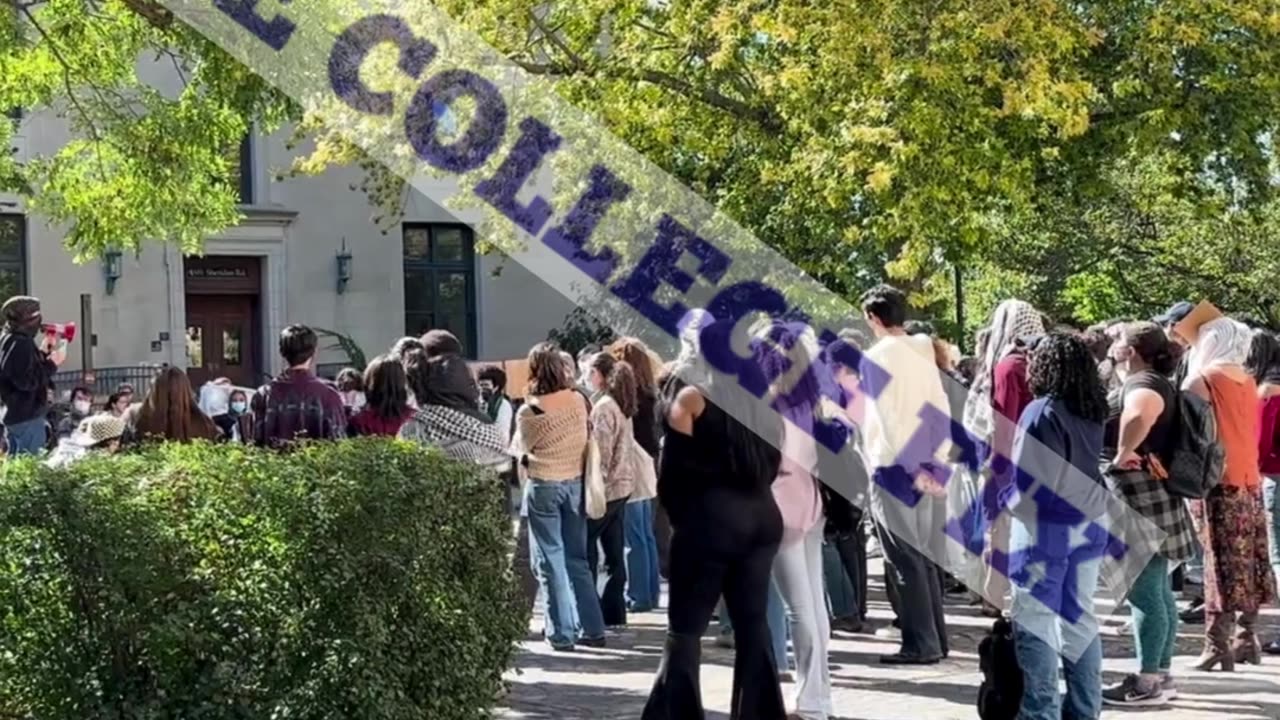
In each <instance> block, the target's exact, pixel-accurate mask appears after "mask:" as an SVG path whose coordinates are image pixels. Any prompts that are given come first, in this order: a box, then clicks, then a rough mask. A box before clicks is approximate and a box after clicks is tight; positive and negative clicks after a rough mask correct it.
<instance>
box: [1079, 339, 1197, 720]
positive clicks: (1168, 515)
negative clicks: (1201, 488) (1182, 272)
mask: <svg viewBox="0 0 1280 720" xmlns="http://www.w3.org/2000/svg"><path fill="white" fill-rule="evenodd" d="M1171 345H1172V343H1170V342H1169V339H1168V337H1167V336H1166V335H1165V333H1164V330H1163V329H1161V328H1160V326H1158V325H1156V324H1154V323H1149V322H1136V323H1126V324H1124V325H1122V326H1121V327H1120V329H1119V330H1118V332H1117V334H1116V335H1115V340H1114V342H1113V343H1112V346H1111V348H1110V349H1109V350H1108V358H1109V360H1110V367H1111V368H1112V369H1113V371H1114V373H1115V376H1116V380H1117V381H1119V382H1120V383H1121V384H1120V386H1119V389H1118V391H1117V392H1115V393H1112V394H1111V396H1110V402H1109V412H1108V417H1107V426H1106V435H1105V441H1104V443H1103V448H1104V450H1103V454H1102V461H1103V462H1104V463H1106V464H1108V465H1109V467H1108V470H1107V474H1106V478H1107V484H1108V486H1109V488H1110V489H1111V491H1112V492H1113V493H1115V494H1116V495H1118V496H1120V497H1121V498H1123V499H1124V501H1125V502H1126V503H1127V504H1128V505H1129V507H1130V508H1132V509H1133V511H1134V512H1136V513H1137V514H1139V515H1141V516H1142V517H1144V518H1146V519H1147V520H1148V521H1150V522H1151V524H1153V525H1154V526H1156V527H1157V528H1159V529H1160V530H1161V531H1162V532H1163V533H1164V541H1163V542H1162V543H1161V545H1160V548H1159V549H1158V550H1157V552H1156V553H1155V554H1154V555H1153V556H1152V557H1151V559H1150V560H1149V561H1148V562H1147V566H1146V567H1145V568H1144V569H1143V570H1142V571H1141V572H1140V573H1139V575H1138V577H1137V578H1136V579H1135V580H1134V582H1133V585H1132V587H1131V588H1130V589H1129V595H1128V602H1129V607H1130V608H1131V609H1132V612H1133V628H1134V630H1133V637H1134V645H1135V650H1136V653H1137V656H1138V673H1136V674H1132V675H1129V676H1127V677H1125V678H1124V680H1122V681H1121V682H1120V684H1118V685H1116V686H1113V687H1110V688H1107V689H1106V690H1105V691H1103V694H1102V698H1103V702H1105V703H1106V704H1108V705H1115V706H1120V707H1144V706H1155V705H1162V704H1164V703H1165V702H1167V701H1168V700H1171V699H1173V697H1176V695H1177V686H1176V684H1175V683H1174V680H1173V676H1172V666H1173V651H1174V647H1175V645H1176V643H1177V639H1178V606H1177V599H1176V598H1175V597H1174V594H1173V583H1172V581H1171V578H1170V575H1169V573H1170V571H1171V570H1172V569H1173V567H1175V566H1177V565H1178V564H1179V563H1182V562H1185V561H1187V560H1188V559H1190V558H1191V556H1192V555H1193V554H1194V549H1195V535H1194V530H1193V528H1192V525H1191V516H1190V514H1189V513H1188V512H1187V506H1186V503H1185V502H1183V500H1182V499H1181V498H1178V497H1174V496H1172V495H1170V494H1169V491H1168V488H1167V486H1166V485H1165V482H1164V481H1165V478H1166V477H1167V473H1165V470H1164V468H1165V464H1166V462H1167V460H1168V458H1169V457H1170V452H1171V451H1172V449H1173V448H1172V447H1171V445H1172V440H1173V438H1174V429H1175V428H1176V424H1177V422H1178V403H1177V400H1178V394H1177V391H1176V389H1175V388H1174V386H1173V383H1172V381H1170V380H1169V376H1170V375H1171V374H1172V373H1173V371H1174V369H1175V367H1176V365H1177V361H1176V360H1175V359H1174V356H1173V351H1172V349H1171ZM1100 377H1101V376H1100Z"/></svg>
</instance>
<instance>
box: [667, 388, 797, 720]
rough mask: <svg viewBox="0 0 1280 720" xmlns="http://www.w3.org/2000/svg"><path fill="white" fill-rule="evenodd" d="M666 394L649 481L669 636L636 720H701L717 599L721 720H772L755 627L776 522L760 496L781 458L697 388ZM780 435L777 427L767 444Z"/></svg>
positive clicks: (771, 662)
mask: <svg viewBox="0 0 1280 720" xmlns="http://www.w3.org/2000/svg"><path fill="white" fill-rule="evenodd" d="M677 385H679V384H678V383H677ZM668 390H669V391H675V390H677V388H675V387H669V388H668ZM669 397H670V398H671V399H672V402H671V407H670V408H669V411H668V412H664V413H663V417H664V425H665V427H666V434H665V437H664V440H663V442H664V445H663V450H662V455H661V466H660V470H659V475H658V497H659V500H660V501H661V503H662V505H663V507H664V508H665V509H666V510H667V513H668V514H669V515H670V517H671V525H672V528H673V533H672V540H671V572H670V576H669V579H670V608H669V610H668V617H669V629H668V636H667V645H666V650H665V653H664V655H663V660H662V666H661V668H660V669H659V671H658V677H657V681H656V682H655V684H654V687H653V692H652V694H650V696H649V702H648V704H647V705H646V706H645V709H644V714H643V716H642V717H643V720H701V719H702V718H703V717H704V712H703V709H702V697H701V689H700V685H699V681H698V676H699V665H700V662H701V640H702V635H703V633H704V632H705V631H706V629H707V625H708V624H709V623H710V621H711V615H712V613H713V612H714V611H715V608H716V605H717V604H718V602H719V599H720V597H721V595H723V596H724V600H725V604H726V606H727V607H728V610H729V616H730V618H731V619H732V621H733V629H734V634H735V643H736V644H735V646H736V648H737V652H736V657H735V660H734V676H733V702H732V711H731V716H730V717H731V718H733V719H734V720H751V719H756V718H759V719H760V720H782V718H784V717H785V715H786V710H785V705H784V704H783V700H782V691H781V689H780V687H779V685H778V670H777V662H776V660H775V658H774V656H773V651H772V645H771V643H770V641H769V628H768V624H767V622H766V620H765V610H766V604H767V599H768V591H769V578H770V572H771V570H772V567H773V558H774V555H776V554H777V552H778V544H779V543H780V542H781V540H782V516H781V515H780V514H779V512H778V507H777V505H776V504H775V503H774V500H773V495H772V493H771V492H770V485H771V484H772V482H773V479H774V477H775V476H776V475H777V471H778V465H779V463H780V460H781V454H780V453H779V451H778V450H777V449H776V447H774V445H771V444H769V443H768V442H766V441H765V440H763V439H761V438H760V437H759V436H757V435H756V434H755V433H753V432H752V431H751V430H749V429H747V428H746V427H745V426H744V425H743V424H742V423H740V422H738V421H737V420H736V419H734V418H732V417H730V416H729V415H728V414H727V413H725V412H724V411H722V410H721V409H720V408H719V407H717V406H716V405H714V404H713V403H711V402H710V401H709V400H708V399H707V398H706V396H705V395H703V394H702V392H701V391H700V390H698V389H696V388H693V387H689V388H684V389H683V390H680V391H679V393H678V394H675V395H670V396H669ZM690 416H692V418H691V424H689V423H690ZM773 418H774V419H775V420H776V419H777V418H776V416H773ZM682 426H683V427H682ZM690 430H691V431H692V432H691V433H690ZM780 438H781V425H780V421H779V424H778V426H777V437H776V438H775V443H776V442H780Z"/></svg>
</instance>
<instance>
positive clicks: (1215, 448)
mask: <svg viewBox="0 0 1280 720" xmlns="http://www.w3.org/2000/svg"><path fill="white" fill-rule="evenodd" d="M1167 455H1168V457H1167V458H1165V470H1166V471H1168V473H1169V478H1168V480H1166V482H1165V487H1166V488H1167V489H1168V491H1169V494H1170V495H1173V496H1174V497H1181V498H1190V499H1193V500H1194V499H1199V498H1203V497H1205V496H1206V495H1208V494H1209V491H1210V490H1212V489H1214V488H1215V487H1217V486H1218V484H1219V483H1221V482H1222V470H1223V467H1224V465H1225V464H1226V451H1225V450H1223V448H1222V443H1220V442H1219V441H1218V421H1217V418H1215V417H1214V414H1213V403H1211V402H1209V401H1208V400H1205V399H1204V398H1202V397H1200V396H1199V395H1196V394H1194V393H1190V392H1185V391H1184V392H1180V393H1178V421H1177V422H1176V423H1175V424H1174V432H1173V437H1172V438H1171V440H1170V443H1169V449H1168V451H1167Z"/></svg>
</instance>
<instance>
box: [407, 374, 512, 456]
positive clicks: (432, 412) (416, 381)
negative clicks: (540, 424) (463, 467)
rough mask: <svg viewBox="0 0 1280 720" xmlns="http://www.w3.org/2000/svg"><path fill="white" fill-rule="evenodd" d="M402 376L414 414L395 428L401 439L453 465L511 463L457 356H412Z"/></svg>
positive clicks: (503, 443)
mask: <svg viewBox="0 0 1280 720" xmlns="http://www.w3.org/2000/svg"><path fill="white" fill-rule="evenodd" d="M404 372H405V376H406V377H407V378H408V380H409V388H410V389H411V390H412V391H413V395H414V397H416V398H418V409H417V410H414V411H413V415H411V416H410V417H409V419H408V420H406V421H405V422H404V424H403V425H401V426H400V431H399V433H398V435H399V437H400V438H401V439H403V440H411V441H413V442H417V443H420V444H422V445H433V446H435V447H438V448H440V449H441V450H442V451H443V452H444V454H445V455H447V456H449V457H451V458H453V459H454V460H462V461H464V462H473V463H476V464H478V465H483V466H485V467H490V468H493V469H494V470H501V469H502V467H503V466H504V465H505V464H506V463H507V462H509V461H510V456H509V455H508V454H507V448H506V443H505V442H503V440H502V434H501V433H499V432H498V427H497V426H496V425H494V424H493V420H491V419H490V418H489V416H488V415H486V414H485V413H484V411H482V410H481V409H480V389H479V388H478V387H477V386H476V382H475V380H474V379H473V378H472V377H471V369H470V368H468V367H467V361H466V360H464V359H463V358H462V356H461V355H453V354H449V355H437V356H435V357H428V356H427V354H426V353H425V352H411V353H409V355H408V356H407V357H406V358H405V361H404Z"/></svg>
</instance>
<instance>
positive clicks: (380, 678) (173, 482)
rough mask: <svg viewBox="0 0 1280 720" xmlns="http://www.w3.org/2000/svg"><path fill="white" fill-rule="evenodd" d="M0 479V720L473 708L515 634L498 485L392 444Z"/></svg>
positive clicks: (168, 459)
mask: <svg viewBox="0 0 1280 720" xmlns="http://www.w3.org/2000/svg"><path fill="white" fill-rule="evenodd" d="M5 470H6V473H5V477H4V479H3V480H0V717H18V718H38V719H39V720H60V719H63V718H65V719H67V720H71V719H73V718H74V719H75V720H83V719H84V718H129V719H130V720H135V719H139V720H140V719H150V718H156V719H159V718H183V719H184V720H196V719H199V718H219V719H222V718H253V719H254V720H267V719H279V720H285V719H290V718H316V719H319V718H334V719H337V718H342V719H344V720H346V719H348V718H350V719H357V718H359V719H361V720H364V719H369V720H376V719H383V718H386V719H400V718H404V719H405V720H408V719H410V718H412V720H455V719H459V720H460V719H466V718H481V717H485V716H487V715H488V714H489V708H490V707H491V706H492V705H493V704H494V700H495V698H496V697H497V696H498V694H499V693H500V692H501V690H502V673H503V670H504V669H505V668H506V667H507V664H508V662H509V661H510V659H511V657H512V653H513V652H514V644H515V642H516V641H517V640H519V639H520V638H522V637H523V636H524V634H525V631H526V628H527V624H526V623H527V621H528V617H527V615H528V610H527V608H522V607H521V603H520V602H519V600H518V599H517V596H518V592H517V590H516V588H515V584H514V582H513V580H512V578H511V577H510V576H509V572H508V569H507V568H508V563H507V560H506V558H507V553H508V550H509V544H510V530H511V524H510V521H509V519H508V517H507V516H506V514H505V512H504V510H505V508H504V505H503V502H502V492H501V488H500V486H499V485H498V481H497V480H496V479H495V478H494V477H492V476H491V475H488V474H484V473H481V472H480V471H478V470H477V469H475V468H474V467H471V466H466V465H460V464H457V463H454V462H451V461H448V460H446V459H444V458H443V457H442V456H440V455H439V454H438V453H435V452H428V451H425V450H422V449H419V448H416V447H413V446H409V445H406V444H403V443H397V442H393V441H385V440H356V441H347V442H342V443H332V444H315V445H309V446H304V447H302V448H300V449H298V450H297V451H295V452H293V453H290V454H287V455H281V454H273V453H268V452H263V451H257V450H253V449H246V448H242V447H239V446H228V445H221V446H211V445H188V446H176V445H175V446H164V447H156V448H152V449H149V450H146V451H144V452H141V453H139V454H136V455H127V456H120V457H115V458H95V459H92V460H87V461H85V462H83V463H82V464H79V465H76V466H74V467H72V468H71V469H69V470H66V471H52V470H48V469H46V468H44V467H43V466H41V465H39V464H36V463H32V462H30V461H22V462H16V463H9V464H8V465H7V467H6V468H5Z"/></svg>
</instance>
